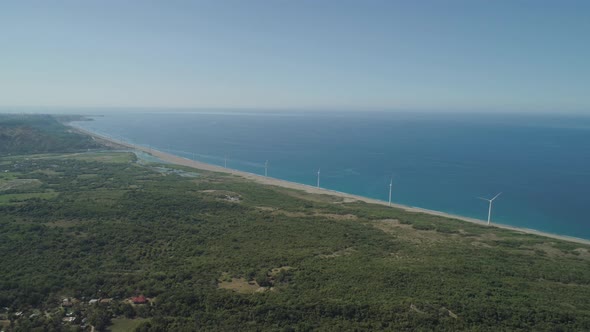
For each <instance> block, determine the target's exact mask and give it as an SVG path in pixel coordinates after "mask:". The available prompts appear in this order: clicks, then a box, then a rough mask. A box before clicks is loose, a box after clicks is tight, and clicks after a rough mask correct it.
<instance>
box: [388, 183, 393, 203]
mask: <svg viewBox="0 0 590 332" xmlns="http://www.w3.org/2000/svg"><path fill="white" fill-rule="evenodd" d="M392 187H393V178H391V180H389V206H391V188H392Z"/></svg>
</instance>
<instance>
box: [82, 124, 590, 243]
mask: <svg viewBox="0 0 590 332" xmlns="http://www.w3.org/2000/svg"><path fill="white" fill-rule="evenodd" d="M70 126H71V125H70ZM72 128H74V129H75V130H77V131H79V132H81V133H83V134H86V135H89V136H92V137H93V138H94V139H98V140H103V141H106V142H108V143H110V144H112V145H115V146H121V147H125V148H130V149H134V150H138V151H143V152H145V153H149V154H151V155H153V156H154V157H157V158H159V159H161V160H164V161H167V162H169V163H173V164H177V165H183V166H188V167H193V168H197V169H201V170H206V171H213V172H223V173H228V174H232V175H237V176H241V177H243V178H246V179H249V180H252V181H256V182H258V183H262V184H265V185H273V186H279V187H284V188H291V189H297V190H302V191H304V192H308V193H313V194H328V195H334V196H338V197H342V198H344V199H348V200H356V201H363V202H366V203H371V204H379V205H386V206H387V205H389V204H388V202H385V201H380V200H377V199H372V198H367V197H362V196H357V195H352V194H347V193H343V192H339V191H335V190H329V189H323V188H317V187H313V186H309V185H305V184H300V183H295V182H290V181H285V180H280V179H275V178H271V177H265V176H263V175H257V174H253V173H248V172H243V171H238V170H234V169H229V168H224V167H222V166H217V165H212V164H207V163H203V162H199V161H194V160H190V159H187V158H183V157H179V156H176V155H173V154H170V153H166V152H162V151H159V150H155V149H151V148H147V147H143V146H137V145H133V144H129V143H127V142H121V141H117V140H114V139H112V138H109V137H105V136H102V135H99V134H96V133H93V132H90V131H87V130H84V129H81V128H79V127H75V126H72ZM391 206H392V207H395V208H398V209H403V210H405V211H409V212H416V213H426V214H430V215H435V216H441V217H445V218H451V219H458V220H462V221H467V222H470V223H474V224H479V225H482V226H486V224H487V222H486V221H483V220H479V219H474V218H468V217H463V216H459V215H453V214H449V213H445V212H440V211H434V210H428V209H423V208H418V207H412V206H406V205H401V204H394V203H392V204H391ZM488 227H497V228H502V229H508V230H512V231H516V232H521V233H526V234H535V235H539V236H544V237H548V238H553V239H558V240H564V241H570V242H576V243H581V244H586V245H590V240H586V239H581V238H576V237H571V236H566V235H558V234H552V233H546V232H542V231H537V230H534V229H528V228H521V227H514V226H510V225H504V224H496V223H492V224H491V225H490V226H488Z"/></svg>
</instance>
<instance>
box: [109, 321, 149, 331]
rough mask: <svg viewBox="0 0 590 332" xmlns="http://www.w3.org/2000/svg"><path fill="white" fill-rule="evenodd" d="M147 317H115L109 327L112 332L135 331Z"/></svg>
mask: <svg viewBox="0 0 590 332" xmlns="http://www.w3.org/2000/svg"><path fill="white" fill-rule="evenodd" d="M145 321H146V319H142V318H136V319H128V318H114V319H113V325H111V326H110V327H109V331H111V332H129V331H134V330H135V329H136V328H137V327H138V326H139V325H141V323H143V322H145Z"/></svg>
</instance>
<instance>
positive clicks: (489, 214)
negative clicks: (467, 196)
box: [478, 192, 501, 225]
mask: <svg viewBox="0 0 590 332" xmlns="http://www.w3.org/2000/svg"><path fill="white" fill-rule="evenodd" d="M500 194H501V192H500V193H498V194H497V195H496V196H494V198H492V199H487V198H483V197H478V198H479V199H482V200H484V201H488V202H490V208H489V209H488V225H489V224H490V220H491V218H492V203H493V202H494V200H495V199H496V198H498V196H500Z"/></svg>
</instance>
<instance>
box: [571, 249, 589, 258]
mask: <svg viewBox="0 0 590 332" xmlns="http://www.w3.org/2000/svg"><path fill="white" fill-rule="evenodd" d="M574 251H575V252H577V253H578V257H580V258H583V259H587V260H590V251H588V249H586V248H577V249H574Z"/></svg>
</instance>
